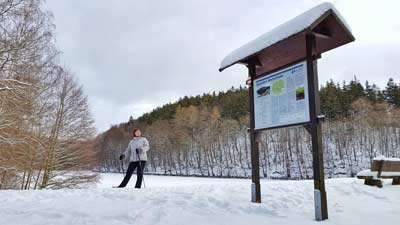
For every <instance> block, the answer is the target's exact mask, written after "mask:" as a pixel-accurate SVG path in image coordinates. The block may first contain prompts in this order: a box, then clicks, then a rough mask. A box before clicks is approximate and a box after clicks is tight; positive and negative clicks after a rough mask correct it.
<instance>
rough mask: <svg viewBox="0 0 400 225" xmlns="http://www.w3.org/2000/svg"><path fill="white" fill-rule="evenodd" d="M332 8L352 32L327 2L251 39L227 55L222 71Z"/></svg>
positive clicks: (223, 61)
mask: <svg viewBox="0 0 400 225" xmlns="http://www.w3.org/2000/svg"><path fill="white" fill-rule="evenodd" d="M329 10H332V11H333V12H334V14H335V15H336V16H337V17H338V18H339V20H340V21H341V22H342V23H343V25H344V26H346V28H347V30H348V31H349V32H351V29H350V27H349V25H348V24H347V23H346V21H345V20H344V19H343V17H342V16H341V15H340V13H339V12H338V11H337V10H336V8H335V7H334V6H333V4H332V3H329V2H325V3H322V4H320V5H317V6H315V7H314V8H312V9H310V10H308V11H306V12H304V13H303V14H300V15H298V16H297V17H295V18H293V19H291V20H289V21H287V22H286V23H283V24H281V25H280V26H277V27H275V28H274V29H272V30H271V31H269V32H267V33H265V34H263V35H261V36H259V37H258V38H256V39H254V40H252V41H250V42H249V43H247V44H245V45H243V46H242V47H240V48H238V49H236V50H234V51H233V52H231V53H230V54H229V55H227V56H226V57H225V58H224V59H223V60H222V62H221V65H220V68H219V70H220V71H222V70H224V69H226V68H227V67H230V66H232V65H233V64H236V63H238V62H240V61H242V60H243V59H246V58H248V57H250V56H252V55H254V54H256V53H258V52H260V51H262V50H263V49H265V48H268V47H269V46H271V45H273V44H275V43H277V42H279V41H282V40H284V39H286V38H288V37H290V36H292V35H294V34H297V33H299V32H301V31H304V30H305V29H307V28H309V27H310V26H311V25H313V23H314V22H315V21H317V20H318V19H319V18H320V17H321V16H322V15H323V14H324V13H325V12H327V11H329Z"/></svg>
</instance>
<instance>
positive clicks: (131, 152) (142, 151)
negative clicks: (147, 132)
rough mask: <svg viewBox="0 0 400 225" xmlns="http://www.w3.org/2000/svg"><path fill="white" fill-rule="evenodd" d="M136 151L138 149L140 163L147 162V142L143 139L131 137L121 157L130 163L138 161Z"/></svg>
mask: <svg viewBox="0 0 400 225" xmlns="http://www.w3.org/2000/svg"><path fill="white" fill-rule="evenodd" d="M136 149H139V157H140V161H147V153H146V152H147V151H148V150H149V149H150V145H149V141H148V140H147V139H146V138H145V137H133V139H132V140H131V141H130V142H129V144H128V147H127V148H126V150H125V152H124V153H123V155H124V156H125V157H126V158H128V159H129V161H130V162H137V161H139V157H138V154H137V153H136Z"/></svg>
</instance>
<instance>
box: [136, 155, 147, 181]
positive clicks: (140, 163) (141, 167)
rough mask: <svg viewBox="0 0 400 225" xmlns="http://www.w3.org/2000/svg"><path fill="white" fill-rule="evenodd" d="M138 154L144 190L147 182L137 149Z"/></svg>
mask: <svg viewBox="0 0 400 225" xmlns="http://www.w3.org/2000/svg"><path fill="white" fill-rule="evenodd" d="M136 154H137V157H138V159H139V169H140V171H141V172H142V180H143V188H146V182H144V171H143V170H142V162H141V161H140V155H139V150H137V149H136Z"/></svg>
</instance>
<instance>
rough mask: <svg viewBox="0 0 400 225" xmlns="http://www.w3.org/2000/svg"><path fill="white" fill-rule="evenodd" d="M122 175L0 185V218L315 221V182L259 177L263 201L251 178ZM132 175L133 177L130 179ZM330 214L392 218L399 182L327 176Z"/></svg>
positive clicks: (61, 222)
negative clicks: (77, 185) (72, 182)
mask: <svg viewBox="0 0 400 225" xmlns="http://www.w3.org/2000/svg"><path fill="white" fill-rule="evenodd" d="M121 179H122V174H116V173H114V174H101V181H100V183H99V184H98V185H97V186H93V187H91V188H89V189H62V190H40V191H12V190H7V191H0V202H1V204H0V224H2V225H3V224H4V225H17V224H18V225H20V224H24V225H34V224H35V225H36V224H37V225H46V224H49V225H50V224H52V225H53V224H57V225H65V224H86V225H91V224H93V225H94V224H96V225H110V224H113V225H124V224H140V225H157V224H160V225H161V224H162V225H180V224H182V225H188V224H190V225H206V224H207V225H217V224H218V225H222V224H227V225H228V224H229V225H238V224H253V225H255V224H276V225H279V224H280V225H291V224H296V225H303V224H319V223H317V222H315V221H314V206H313V204H314V201H313V181H312V180H305V181H304V180H303V181H294V180H292V181H284V180H279V181H277V180H262V181H261V190H262V200H263V203H262V204H255V203H251V202H250V201H249V199H250V183H251V180H250V179H222V178H194V177H167V176H146V177H145V181H146V185H147V186H146V188H145V189H140V190H138V189H134V188H133V185H134V182H132V181H131V183H130V184H129V186H128V188H125V189H113V188H110V186H112V185H116V184H118V183H119V182H120V181H121ZM133 181H134V180H133ZM326 187H327V197H328V207H329V218H330V219H329V220H327V221H324V222H322V223H321V224H335V225H341V224H343V225H344V224H363V225H369V224H370V225H372V224H374V225H375V224H381V225H385V224H393V221H399V219H400V214H399V212H400V186H395V185H390V180H389V181H388V180H385V181H384V187H383V188H382V189H378V188H376V187H371V186H367V185H363V181H362V180H357V179H354V178H337V179H329V180H327V181H326Z"/></svg>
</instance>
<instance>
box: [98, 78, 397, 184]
mask: <svg viewBox="0 0 400 225" xmlns="http://www.w3.org/2000/svg"><path fill="white" fill-rule="evenodd" d="M320 99H321V109H322V112H323V113H324V114H325V115H326V120H325V121H324V122H323V123H322V129H323V130H322V131H323V145H324V152H325V155H324V157H325V158H324V161H325V172H326V174H327V176H328V177H338V176H354V175H355V174H356V173H357V172H358V171H359V170H361V169H364V168H369V164H370V162H371V160H372V158H373V157H375V156H378V155H384V156H388V157H400V109H399V108H400V85H399V84H397V83H395V81H394V80H393V79H389V81H388V82H387V86H386V87H385V88H384V89H382V90H381V89H379V88H378V87H377V86H376V85H374V84H372V85H370V84H369V82H365V84H364V85H363V84H361V82H360V81H359V80H358V79H357V78H356V77H354V79H353V80H351V81H350V82H349V83H346V82H343V83H342V84H339V83H335V82H334V81H333V80H330V81H328V82H326V84H324V85H322V86H321V87H320ZM248 101H249V98H248V89H247V88H243V87H239V88H231V89H229V90H227V91H225V92H219V93H215V92H214V93H208V94H203V95H201V96H200V95H199V96H193V97H184V98H181V99H180V100H178V101H177V102H174V103H169V104H166V105H164V106H162V107H159V108H156V109H154V110H153V111H152V112H150V113H146V114H144V115H143V116H141V117H139V118H138V119H133V118H132V117H131V118H130V120H129V121H128V122H126V123H121V124H119V125H115V126H112V127H111V128H110V129H109V130H108V131H106V132H104V133H102V134H100V135H98V136H97V137H96V140H95V150H96V151H97V153H98V154H97V156H98V160H99V163H98V165H97V169H99V170H101V171H119V170H121V169H122V168H121V163H120V162H119V160H118V155H119V154H120V152H122V151H123V150H124V148H125V147H126V145H127V143H128V142H129V140H130V138H131V131H132V130H133V129H134V128H140V129H142V130H143V131H144V134H145V136H146V137H148V139H149V140H150V144H151V150H150V152H149V154H150V157H149V163H148V166H147V168H146V170H147V171H148V172H152V173H158V174H169V175H198V176H221V177H248V176H250V175H251V174H250V173H251V165H250V146H249V137H248V132H247V129H248V127H249V108H248ZM260 171H261V172H260V173H261V174H260V175H261V176H263V177H268V178H282V179H286V178H312V153H311V141H310V136H309V134H308V132H307V131H306V130H305V129H304V128H303V127H290V128H282V129H275V130H268V131H264V132H262V134H261V142H260Z"/></svg>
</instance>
